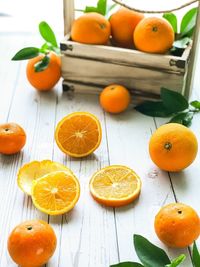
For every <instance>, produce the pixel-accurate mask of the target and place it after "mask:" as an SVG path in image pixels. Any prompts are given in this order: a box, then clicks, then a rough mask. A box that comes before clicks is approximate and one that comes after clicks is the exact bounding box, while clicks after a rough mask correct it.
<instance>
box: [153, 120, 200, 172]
mask: <svg viewBox="0 0 200 267" xmlns="http://www.w3.org/2000/svg"><path fill="white" fill-rule="evenodd" d="M197 151H198V142H197V138H196V136H195V135H194V133H193V132H192V131H191V130H190V129H188V128H187V127H185V126H183V125H181V124H178V123H169V124H165V125H163V126H161V127H160V128H158V129H157V130H156V131H155V133H154V134H153V135H152V137H151V139H150V142H149V153H150V156H151V159H152V160H153V162H154V163H155V164H156V165H157V166H158V167H159V168H160V169H162V170H165V171H170V172H177V171H181V170H183V169H185V168H187V167H188V166H189V165H190V164H192V162H193V161H194V160H195V158H196V155H197Z"/></svg>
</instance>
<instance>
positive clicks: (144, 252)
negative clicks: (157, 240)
mask: <svg viewBox="0 0 200 267" xmlns="http://www.w3.org/2000/svg"><path fill="white" fill-rule="evenodd" d="M134 246H135V250H136V253H137V255H138V257H139V259H140V261H141V262H142V263H143V264H144V266H145V267H163V266H165V265H167V264H169V263H170V259H169V257H168V256H167V254H166V253H165V251H164V250H162V249H161V248H159V247H157V246H155V245H153V244H152V243H150V242H149V241H148V240H147V239H146V238H144V237H143V236H140V235H134Z"/></svg>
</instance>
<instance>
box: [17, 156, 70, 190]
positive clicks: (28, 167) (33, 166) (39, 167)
mask: <svg viewBox="0 0 200 267" xmlns="http://www.w3.org/2000/svg"><path fill="white" fill-rule="evenodd" d="M55 171H65V172H68V173H70V174H72V171H71V170H70V169H69V168H67V167H66V166H64V165H62V164H60V163H57V162H53V161H51V160H43V161H32V162H30V163H27V164H25V165H24V166H23V167H22V168H20V170H19V172H18V177H17V183H18V186H19V187H20V188H21V190H22V191H23V192H24V193H26V194H28V195H31V187H32V183H33V180H37V179H39V178H41V177H42V176H44V175H46V174H48V173H51V172H55Z"/></svg>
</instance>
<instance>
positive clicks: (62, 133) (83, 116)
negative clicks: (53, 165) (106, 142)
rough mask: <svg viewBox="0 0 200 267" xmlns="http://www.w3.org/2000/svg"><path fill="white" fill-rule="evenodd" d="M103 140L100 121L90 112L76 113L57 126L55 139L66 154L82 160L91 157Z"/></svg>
mask: <svg viewBox="0 0 200 267" xmlns="http://www.w3.org/2000/svg"><path fill="white" fill-rule="evenodd" d="M101 138H102V130H101V124H100V122H99V120H98V119H97V118H96V117H95V116H94V115H93V114H90V113H88V112H74V113H72V114H69V115H68V116H66V117H64V118H63V119H62V120H61V121H60V122H59V123H58V125H57V127H56V132H55V139H56V143H57V145H58V147H59V148H60V149H61V151H63V152H64V153H65V154H67V155H69V156H72V157H75V158H80V157H85V156H88V155H90V154H91V153H92V152H94V151H95V150H96V149H97V148H98V147H99V145H100V143H101Z"/></svg>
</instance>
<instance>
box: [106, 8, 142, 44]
mask: <svg viewBox="0 0 200 267" xmlns="http://www.w3.org/2000/svg"><path fill="white" fill-rule="evenodd" d="M143 18H144V15H143V14H141V13H138V12H135V11H132V10H129V9H127V8H124V7H123V8H120V9H119V10H118V11H117V12H115V13H114V14H112V16H111V17H110V19H109V21H110V24H111V35H112V38H113V41H114V43H115V44H116V45H117V46H120V47H124V48H133V33H134V30H135V27H136V26H137V24H138V23H139V22H140V21H141V20H142V19H143Z"/></svg>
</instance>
